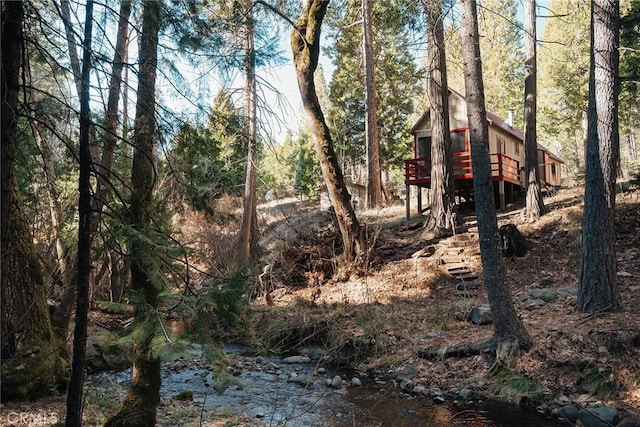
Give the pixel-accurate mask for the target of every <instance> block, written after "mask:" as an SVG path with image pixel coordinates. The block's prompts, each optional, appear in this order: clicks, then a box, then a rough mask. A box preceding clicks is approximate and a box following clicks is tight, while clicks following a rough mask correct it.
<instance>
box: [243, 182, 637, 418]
mask: <svg viewBox="0 0 640 427" xmlns="http://www.w3.org/2000/svg"><path fill="white" fill-rule="evenodd" d="M545 204H546V207H547V208H548V210H549V211H548V213H547V214H546V215H544V216H543V217H542V218H541V220H540V221H538V222H536V223H532V224H530V223H526V222H524V221H523V220H521V217H520V214H521V212H522V206H510V207H508V208H507V209H505V210H504V211H500V212H499V213H498V217H499V225H503V224H506V223H513V224H516V226H517V227H518V229H519V230H520V231H521V232H522V234H523V235H524V236H525V238H526V239H527V241H528V242H529V243H530V249H529V252H528V253H527V254H526V255H525V256H524V257H521V258H517V257H516V258H512V259H505V271H506V283H507V284H508V287H509V289H510V291H511V294H512V296H513V300H514V302H515V305H516V309H517V312H518V315H519V316H520V317H521V319H522V321H523V322H524V325H525V327H526V329H527V330H528V332H529V333H530V334H531V336H532V337H533V339H534V341H535V345H534V347H533V349H532V350H531V351H529V352H528V353H526V354H524V355H523V356H522V357H520V358H519V359H517V361H514V362H513V365H512V366H510V367H509V369H508V370H507V374H505V371H504V370H503V371H502V374H499V375H491V374H490V373H489V368H490V364H491V361H490V360H487V359H486V358H484V357H482V356H474V357H469V358H462V359H458V360H456V359H448V360H435V361H429V360H424V359H422V358H420V357H418V356H417V354H418V352H419V351H420V350H424V349H429V350H441V349H444V348H446V347H450V346H454V345H457V344H465V343H472V342H476V341H479V340H482V339H484V338H488V337H490V336H491V335H492V331H493V328H492V326H491V325H485V326H478V325H474V324H472V323H470V322H469V321H468V320H467V317H468V313H469V310H470V309H471V308H472V307H475V306H481V307H488V301H487V297H486V293H485V292H484V289H483V285H482V268H481V261H480V252H479V248H478V244H477V233H476V232H474V228H473V225H474V223H473V221H474V218H473V217H470V216H466V217H465V222H466V225H467V227H466V228H467V229H468V231H464V232H463V233H461V234H460V235H457V236H452V237H448V238H443V239H433V240H428V239H425V237H424V236H423V234H422V230H421V229H420V228H419V227H417V228H416V225H419V224H420V219H419V218H418V219H413V220H411V221H410V222H409V223H407V222H406V221H404V215H405V212H404V206H395V207H391V208H385V209H383V210H381V211H376V212H360V213H359V216H360V218H362V219H363V222H364V223H366V224H367V227H368V232H369V235H371V236H374V238H375V248H374V249H373V250H372V251H371V253H370V267H369V270H368V271H367V272H366V273H364V274H361V275H359V276H358V275H356V276H357V277H352V278H351V279H350V280H349V281H347V282H340V281H336V280H333V279H330V276H329V275H328V273H327V270H328V269H329V266H327V265H326V263H327V262H328V261H327V259H329V256H330V255H331V253H330V252H327V247H329V248H331V245H332V243H331V241H330V240H329V239H327V237H322V238H320V239H316V242H315V243H313V242H311V243H310V242H309V240H313V239H309V238H308V235H309V234H310V233H307V240H306V241H305V239H304V238H303V239H302V241H301V242H297V243H293V251H291V248H290V247H289V246H286V249H285V250H281V251H280V252H277V253H278V258H276V259H275V260H274V259H273V258H272V259H271V260H270V262H273V263H274V267H273V269H272V271H271V278H272V286H273V287H274V288H275V290H274V291H273V292H272V293H271V297H272V298H273V304H274V305H273V306H267V305H262V306H260V301H258V302H256V305H255V313H256V318H257V321H256V324H258V325H271V326H268V327H267V326H263V327H262V331H263V332H265V333H264V336H266V337H267V338H269V337H270V336H271V337H272V338H273V337H274V336H275V337H276V339H275V342H276V343H280V344H282V345H281V346H280V347H281V348H282V347H284V348H285V349H286V348H289V349H290V350H291V351H295V349H296V343H295V339H289V340H288V341H286V340H285V339H284V338H282V334H281V333H280V335H278V334H277V333H276V332H275V331H274V329H280V330H282V329H286V328H287V323H288V324H289V328H290V332H291V331H294V330H295V331H296V333H300V329H304V326H300V325H306V327H307V329H308V330H314V329H313V326H314V325H315V326H317V325H322V324H323V323H322V322H326V324H328V325H330V326H329V329H331V330H332V331H333V337H331V336H328V337H327V336H324V335H322V334H321V333H319V334H318V331H317V327H316V329H315V332H316V333H317V334H318V335H320V337H319V339H318V340H319V341H322V342H323V343H324V345H325V347H326V346H327V345H329V346H331V344H333V347H334V348H338V347H339V348H341V349H342V350H345V348H346V349H350V350H351V356H352V357H350V358H348V360H347V362H349V363H352V364H353V365H354V366H355V367H356V369H358V370H359V371H361V372H363V373H369V374H370V375H379V376H385V375H386V376H391V377H392V376H393V372H394V370H396V369H398V368H401V367H403V366H406V365H408V364H410V365H413V366H415V367H417V368H418V371H419V376H418V377H417V378H415V379H414V382H415V384H416V385H417V384H421V385H425V386H427V387H431V386H437V387H440V388H441V389H443V390H448V389H450V388H453V387H456V388H461V387H469V388H472V389H474V390H476V391H479V392H483V393H486V394H489V395H491V396H493V397H497V398H498V399H503V400H512V401H515V402H520V401H522V399H531V400H534V401H537V402H541V401H543V402H549V403H552V402H553V401H554V400H557V399H558V398H560V399H561V400H562V399H564V400H565V401H566V400H567V399H569V400H571V401H576V402H579V403H582V404H589V403H595V402H601V403H604V404H610V405H613V406H617V407H620V408H625V409H628V410H631V411H635V412H636V413H637V412H638V411H639V410H640V215H639V214H640V200H639V195H638V192H637V191H636V192H635V193H627V194H625V195H619V196H618V198H617V209H616V225H615V237H616V252H617V259H618V266H617V267H618V287H619V291H620V296H621V300H622V303H623V308H624V310H623V311H622V312H620V313H594V314H590V315H589V314H584V313H578V312H576V310H575V302H576V296H575V291H576V290H577V282H578V278H577V277H578V264H579V258H580V255H579V254H580V243H581V239H580V229H581V218H582V208H583V204H582V192H581V189H578V188H569V189H562V190H560V191H559V192H557V193H556V194H554V195H551V196H549V197H547V198H546V199H545ZM305 224H306V225H307V226H306V230H309V229H310V228H312V227H310V226H309V224H312V223H311V222H309V220H308V219H307V220H306V222H305ZM412 225H413V226H412ZM319 229H320V230H322V228H319ZM318 234H319V233H317V232H316V233H315V235H316V236H317V235H318ZM320 234H321V233H320ZM272 237H273V236H272ZM275 240H277V239H275ZM292 241H293V242H295V239H293V240H292V239H291V237H290V236H289V242H290V244H291V242H292ZM319 242H321V243H319ZM271 244H272V247H273V246H277V244H275V245H274V244H273V242H272V243H271ZM423 248H427V249H426V250H425V251H423V252H424V253H423V256H413V257H412V255H414V254H416V252H417V251H419V250H421V249H423ZM452 248H454V249H453V251H454V253H456V252H457V251H459V250H460V249H461V252H460V254H459V256H460V258H462V259H463V261H464V262H465V263H466V265H468V266H469V267H470V268H471V269H472V270H474V271H475V272H477V273H478V274H479V276H480V283H481V286H480V288H479V289H478V290H471V291H460V290H459V289H457V288H456V281H455V280H454V278H453V277H452V276H451V275H450V274H449V273H448V272H447V268H446V267H447V264H442V259H443V258H444V255H446V254H447V253H451V250H452ZM270 255H271V256H273V255H274V251H271V252H270ZM294 261H295V262H294ZM302 265H306V266H307V268H306V271H305V272H304V275H303V276H301V275H300V269H299V268H295V266H298V267H300V266H302ZM309 267H312V268H309ZM541 290H542V291H541ZM545 291H551V292H550V295H551V296H550V297H547V298H546V299H548V300H549V301H540V300H539V299H537V298H534V297H533V296H532V292H539V293H540V292H543V293H544V292H545ZM274 313H276V314H274ZM284 313H286V314H284ZM274 325H277V326H274ZM290 335H294V334H290ZM302 335H303V336H304V337H305V338H304V339H309V338H310V337H309V335H310V333H307V334H306V335H305V334H304V333H302ZM335 335H342V336H341V337H338V338H336V337H335ZM289 338H290V337H289ZM278 340H280V341H278ZM273 341H274V340H272V342H273ZM287 345H289V347H287ZM518 380H523V381H521V382H518Z"/></svg>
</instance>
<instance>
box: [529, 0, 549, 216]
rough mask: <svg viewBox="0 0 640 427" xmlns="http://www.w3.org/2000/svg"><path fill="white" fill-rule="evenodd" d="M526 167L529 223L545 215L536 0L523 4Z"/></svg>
mask: <svg viewBox="0 0 640 427" xmlns="http://www.w3.org/2000/svg"><path fill="white" fill-rule="evenodd" d="M524 24H525V28H524V41H525V42H524V49H525V61H524V147H525V155H524V160H525V161H524V164H525V186H526V189H527V197H526V200H527V201H526V217H527V220H528V221H530V222H535V221H537V220H538V219H540V215H542V214H544V213H545V207H544V201H543V199H542V191H541V189H540V168H539V167H538V142H537V136H536V123H537V117H536V111H537V87H536V81H537V70H536V68H537V67H536V0H525V2H524Z"/></svg>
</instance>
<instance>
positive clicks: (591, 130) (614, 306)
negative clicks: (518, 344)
mask: <svg viewBox="0 0 640 427" xmlns="http://www.w3.org/2000/svg"><path fill="white" fill-rule="evenodd" d="M619 7H620V5H619V3H618V1H617V0H594V1H593V2H592V3H591V66H590V71H589V110H588V138H587V158H586V167H587V171H586V177H585V180H586V182H585V194H584V215H583V219H582V255H581V260H580V261H581V262H580V271H579V277H580V279H579V285H578V300H577V308H578V310H579V311H581V312H595V311H601V310H608V311H620V310H622V304H621V302H620V294H619V291H618V285H617V282H616V277H617V271H616V250H615V241H614V209H615V200H616V192H615V183H616V177H617V173H618V163H619V156H620V145H619V144H620V141H619V133H618V91H619V87H618V85H619V80H618V64H619V52H618V45H619V30H620V28H619V25H620V22H619V18H620V10H619Z"/></svg>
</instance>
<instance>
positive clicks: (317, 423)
mask: <svg viewBox="0 0 640 427" xmlns="http://www.w3.org/2000/svg"><path fill="white" fill-rule="evenodd" d="M225 353H226V356H227V359H228V362H229V367H228V372H227V373H228V374H230V375H229V376H228V377H227V378H226V379H225V383H226V384H225V385H226V388H225V389H224V391H222V392H220V393H218V392H217V391H216V386H217V385H218V384H220V381H219V380H220V377H221V376H220V375H217V374H214V373H213V372H212V370H211V369H210V368H209V367H208V365H207V363H206V360H205V358H204V356H203V349H202V346H200V345H198V344H190V348H189V349H188V350H187V351H186V352H184V353H183V355H181V356H177V357H175V358H174V359H173V360H168V361H167V362H166V363H165V364H164V366H163V369H162V388H161V399H162V402H163V403H162V404H161V407H160V408H159V412H158V424H159V425H160V426H163V427H164V426H166V427H169V426H172V427H176V426H199V425H203V426H213V425H218V424H215V420H216V419H219V418H221V417H224V416H226V417H234V418H235V419H240V420H242V421H241V422H240V424H235V425H246V426H264V425H269V426H272V425H273V426H275V425H286V426H291V427H327V426H344V427H346V426H353V425H357V426H365V427H366V426H371V427H373V426H401V427H402V426H416V425H420V426H434V427H436V426H443V425H450V426H454V425H469V423H470V422H476V423H477V422H481V423H482V424H481V425H486V426H492V425H496V426H509V425H514V424H513V422H514V420H518V425H520V426H523V427H526V426H541V427H544V426H555V425H556V420H554V419H552V418H550V417H549V416H547V415H544V414H540V413H538V412H536V411H535V410H533V409H530V408H529V409H527V408H519V407H518V406H516V405H508V404H500V403H497V402H485V401H482V400H481V399H479V397H478V396H476V395H475V394H474V393H473V392H472V391H471V390H459V391H447V392H445V393H440V394H439V395H438V393H435V391H434V390H429V391H426V390H425V391H424V392H420V389H418V390H417V391H418V392H419V393H417V394H416V393H415V392H414V393H413V394H412V393H406V392H403V391H402V390H401V389H400V385H399V381H398V379H381V378H369V377H367V376H358V375H355V374H353V373H348V372H345V371H337V370H336V369H335V368H333V367H332V366H330V365H327V366H325V365H323V364H322V363H321V362H320V361H319V359H318V358H317V357H313V356H312V357H308V356H307V355H302V354H301V355H296V356H291V357H281V356H270V357H265V356H255V355H251V353H250V352H249V351H248V348H246V347H243V346H227V347H226V348H225ZM185 354H187V355H188V357H185ZM407 371H411V369H410V368H408V369H406V370H405V373H404V375H406V373H407ZM130 377H131V369H130V368H129V369H126V370H123V371H107V372H100V373H97V374H93V375H91V376H89V378H88V380H87V388H88V389H89V390H91V389H93V390H101V389H105V388H111V389H117V390H119V391H120V393H118V394H119V395H121V396H123V395H124V393H125V392H126V389H127V387H128V386H129V381H130ZM429 392H430V393H431V394H432V396H431V397H429V396H428V393H429ZM434 393H435V394H434ZM187 408H191V409H190V410H187ZM220 425H224V424H220ZM231 425H234V424H231Z"/></svg>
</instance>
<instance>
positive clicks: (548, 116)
mask: <svg viewBox="0 0 640 427" xmlns="http://www.w3.org/2000/svg"><path fill="white" fill-rule="evenodd" d="M551 9H552V10H553V11H554V12H555V14H557V15H558V17H553V18H549V19H548V20H547V23H546V25H545V27H544V31H543V34H542V40H544V43H542V44H541V45H540V48H539V50H538V85H539V87H540V88H541V89H540V93H539V96H538V125H539V126H538V129H539V132H538V134H539V135H538V138H539V139H540V140H542V141H545V142H546V143H548V144H550V145H551V146H554V145H556V146H560V147H561V148H560V152H559V153H558V154H559V155H560V156H561V157H562V158H563V159H564V160H565V162H566V163H565V167H566V168H567V170H568V171H570V172H574V173H576V172H577V173H584V135H583V124H582V121H583V113H586V109H587V101H588V80H589V79H588V74H589V5H588V4H587V3H583V2H567V1H564V0H553V1H552V2H551Z"/></svg>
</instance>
